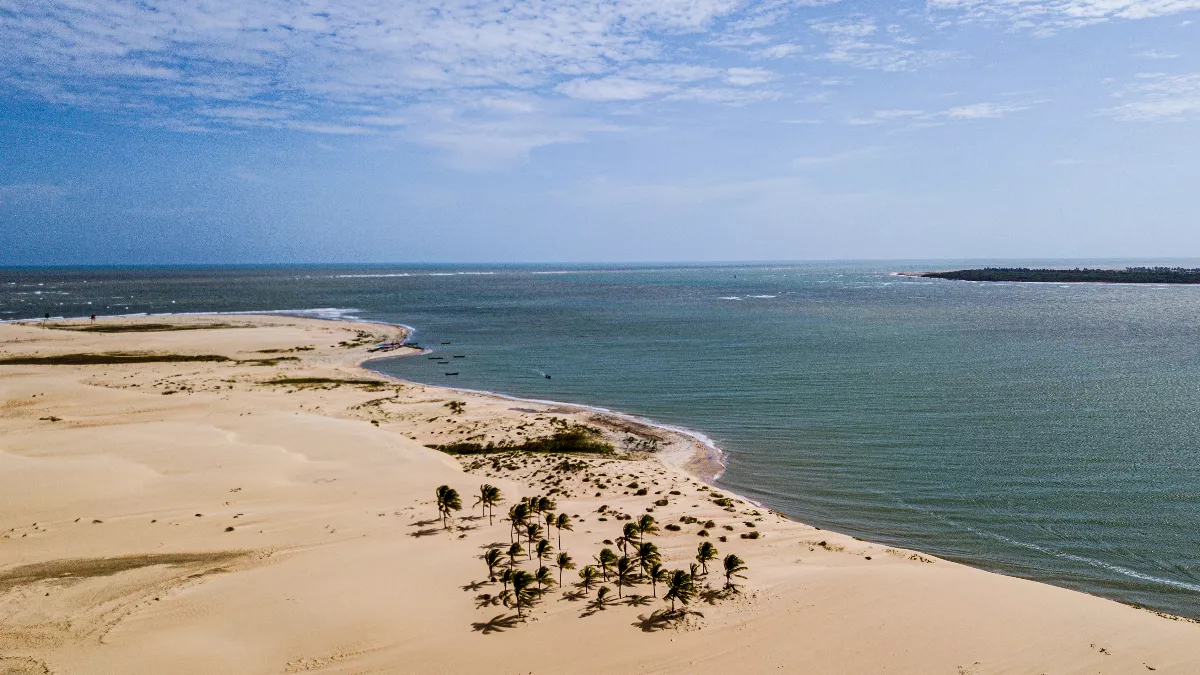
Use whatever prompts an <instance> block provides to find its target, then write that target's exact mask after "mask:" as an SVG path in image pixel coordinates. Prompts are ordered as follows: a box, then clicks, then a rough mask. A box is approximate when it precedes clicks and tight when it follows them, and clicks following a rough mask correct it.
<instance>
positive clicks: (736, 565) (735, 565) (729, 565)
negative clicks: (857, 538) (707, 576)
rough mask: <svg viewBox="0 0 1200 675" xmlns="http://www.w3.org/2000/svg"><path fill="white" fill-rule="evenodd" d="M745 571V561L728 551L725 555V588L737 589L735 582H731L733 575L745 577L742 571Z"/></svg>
mask: <svg viewBox="0 0 1200 675" xmlns="http://www.w3.org/2000/svg"><path fill="white" fill-rule="evenodd" d="M745 571H746V561H745V560H742V559H741V558H739V557H737V556H736V555H734V554H732V553H730V554H729V555H727V556H725V588H732V589H733V590H735V591H736V590H737V584H735V583H733V579H734V577H737V578H738V579H745V578H746V575H745V574H742V572H745Z"/></svg>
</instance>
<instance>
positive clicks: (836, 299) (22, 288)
mask: <svg viewBox="0 0 1200 675" xmlns="http://www.w3.org/2000/svg"><path fill="white" fill-rule="evenodd" d="M1011 262H1012V261H1005V264H1010V263H1011ZM1136 262H1144V261H1136ZM1072 264H1074V263H1072ZM1079 264H1083V261H1080V263H1079ZM1194 265H1195V263H1194V262H1193V263H1190V264H1189V266H1194ZM948 266H953V264H952V263H947V262H945V261H939V262H936V263H932V262H924V263H922V262H919V261H905V262H895V263H863V264H851V263H832V264H763V265H729V266H722V265H702V266H622V267H613V266H474V267H463V266H424V267H416V266H353V267H349V266H346V267H253V268H158V269H147V268H142V269H131V268H107V269H95V268H93V269H56V270H0V312H3V313H0V318H22V317H35V316H41V315H42V314H43V313H44V312H50V313H52V314H54V315H64V316H79V315H87V314H90V313H93V312H96V313H100V314H118V313H134V312H172V311H176V312H184V311H189V312H191V311H254V310H267V309H272V310H280V309H306V308H329V309H328V310H326V313H327V314H330V315H334V316H339V315H349V316H354V317H360V318H366V319H372V320H378V321H388V322H397V323H405V324H408V325H411V326H414V327H415V328H416V329H417V334H416V336H415V339H416V340H418V341H419V342H421V343H422V344H423V345H425V346H427V347H431V348H433V349H435V350H437V351H438V352H441V353H445V354H447V355H450V356H452V355H456V354H458V355H464V356H466V358H461V359H452V360H451V363H452V367H450V368H449V370H451V371H457V372H459V373H460V374H459V375H458V376H454V377H447V376H446V375H445V374H444V373H445V371H446V370H447V368H448V367H447V366H443V365H439V364H437V363H436V362H434V361H431V360H428V359H397V360H392V361H386V362H381V363H377V364H375V365H374V367H376V368H377V369H379V370H381V371H384V372H388V373H390V374H394V375H398V376H400V377H405V378H408V379H413V380H417V381H422V382H429V383H433V384H447V385H453V386H460V387H468V388H474V389H486V390H493V391H500V392H504V393H507V394H513V395H517V396H526V397H531V398H541V399H553V400H562V401H571V402H577V403H585V404H591V405H599V406H604V407H608V408H613V409H617V410H622V411H625V412H630V413H634V414H638V415H642V416H645V417H648V418H651V419H654V420H658V421H661V422H664V423H669V424H674V425H678V426H682V427H687V428H691V429H695V430H697V431H700V432H702V433H704V434H707V435H708V436H710V437H712V438H713V439H714V440H716V441H717V443H718V444H719V445H720V446H721V447H722V448H723V449H724V450H725V451H726V452H727V453H728V468H727V471H726V473H725V474H724V475H723V476H722V478H721V480H720V482H721V483H722V484H723V485H725V486H727V487H728V488H729V489H732V490H734V491H737V492H740V493H742V494H744V495H747V496H750V497H753V498H755V499H758V500H760V501H763V502H766V503H767V504H769V505H770V506H772V507H773V508H776V509H778V510H780V511H782V512H784V513H787V514H789V515H792V516H794V517H796V518H798V519H800V520H803V521H806V522H810V523H813V524H816V525H820V526H822V527H826V528H832V529H837V530H840V531H845V532H849V533H851V534H855V535H858V536H861V537H864V538H870V539H873V540H877V541H884V542H891V543H895V544H898V545H902V546H906V547H911V548H916V549H920V550H924V551H929V552H931V553H935V554H938V555H941V556H945V557H948V558H952V559H955V560H960V561H964V562H968V563H971V564H974V565H977V566H980V567H984V568H987V569H993V570H997V571H1001V572H1005V573H1009V574H1015V575H1019V576H1024V577H1028V578H1032V579H1038V580H1041V581H1047V582H1050V583H1055V584H1058V585H1062V586H1068V587H1071V588H1077V589H1081V590H1084V591H1087V592H1091V593H1096V594H1101V595H1106V596H1109V597H1113V598H1116V599H1120V600H1122V601H1125V602H1130V603H1135V604H1141V605H1146V606H1149V607H1153V608H1156V609H1160V610H1163V611H1168V612H1172V613H1177V614H1182V615H1187V616H1192V617H1198V618H1200V462H1198V461H1197V460H1200V433H1198V432H1200V340H1198V338H1200V287H1157V286H1111V285H1110V286H1101V285H1073V286H1067V285H1056V284H1029V285H1023V284H975V283H964V282H948V281H934V280H921V279H911V278H904V277H896V276H892V275H890V274H889V272H892V271H896V270H904V269H922V268H945V267H948ZM88 303H91V304H88ZM347 310H356V311H354V312H348V311H347ZM443 341H449V342H451V343H452V344H450V345H444V346H443V345H442V344H441V343H442V342H443ZM547 374H549V375H551V379H547V378H546V377H545V375H547Z"/></svg>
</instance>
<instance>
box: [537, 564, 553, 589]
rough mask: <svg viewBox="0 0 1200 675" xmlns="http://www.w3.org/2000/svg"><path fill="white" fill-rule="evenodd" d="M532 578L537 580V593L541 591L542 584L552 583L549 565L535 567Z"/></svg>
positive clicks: (549, 584) (551, 584)
mask: <svg viewBox="0 0 1200 675" xmlns="http://www.w3.org/2000/svg"><path fill="white" fill-rule="evenodd" d="M533 578H534V579H536V580H537V583H538V593H541V592H542V584H546V585H547V586H553V585H554V575H553V574H552V573H551V572H550V568H549V567H539V568H537V574H535V575H534V577H533Z"/></svg>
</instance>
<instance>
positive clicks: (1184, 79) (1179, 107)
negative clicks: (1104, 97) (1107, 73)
mask: <svg viewBox="0 0 1200 675" xmlns="http://www.w3.org/2000/svg"><path fill="white" fill-rule="evenodd" d="M1116 97H1117V98H1118V99H1120V100H1123V101H1125V102H1124V103H1122V104H1120V105H1118V106H1116V107H1115V108H1111V109H1110V110H1109V111H1108V112H1109V114H1111V115H1112V116H1113V117H1115V118H1116V119H1119V120H1123V121H1127V122H1135V121H1154V120H1181V119H1188V118H1200V73H1189V74H1184V75H1167V74H1165V73H1143V74H1141V75H1139V76H1138V78H1137V81H1136V82H1134V83H1132V84H1130V85H1128V86H1126V87H1125V88H1124V89H1122V90H1121V91H1120V92H1118V93H1117V94H1116Z"/></svg>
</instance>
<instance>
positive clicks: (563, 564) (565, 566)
mask: <svg viewBox="0 0 1200 675" xmlns="http://www.w3.org/2000/svg"><path fill="white" fill-rule="evenodd" d="M554 562H555V565H557V566H558V585H559V586H562V574H563V570H573V569H575V561H573V560H571V556H569V555H567V552H566V551H562V552H560V553H559V554H558V558H557V559H555V561H554Z"/></svg>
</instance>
